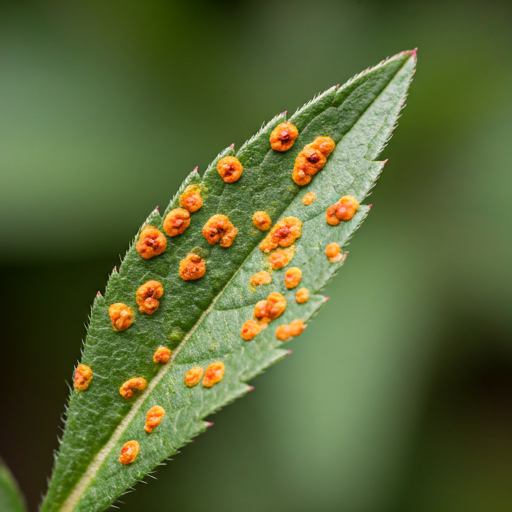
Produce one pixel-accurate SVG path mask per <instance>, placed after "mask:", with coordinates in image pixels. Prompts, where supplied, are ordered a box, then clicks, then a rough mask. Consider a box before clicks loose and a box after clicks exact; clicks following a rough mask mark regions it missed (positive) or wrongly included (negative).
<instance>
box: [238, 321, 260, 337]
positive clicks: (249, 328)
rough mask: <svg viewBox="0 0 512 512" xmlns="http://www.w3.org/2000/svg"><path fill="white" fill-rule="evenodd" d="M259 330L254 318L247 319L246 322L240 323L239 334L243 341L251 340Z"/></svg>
mask: <svg viewBox="0 0 512 512" xmlns="http://www.w3.org/2000/svg"><path fill="white" fill-rule="evenodd" d="M261 330H262V327H261V325H260V324H259V323H258V322H256V321H255V320H252V319H251V320H247V322H245V323H244V325H242V329H241V330H240V334H241V336H242V338H243V339H244V340H245V341H249V340H252V339H253V338H254V337H255V336H256V335H257V334H258V333H259V332H260V331H261Z"/></svg>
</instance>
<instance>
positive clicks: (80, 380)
mask: <svg viewBox="0 0 512 512" xmlns="http://www.w3.org/2000/svg"><path fill="white" fill-rule="evenodd" d="M91 380H92V370H91V369H90V368H89V367H88V366H87V365H86V364H79V365H78V366H77V367H76V370H75V378H74V386H75V389H76V390H78V391H85V390H86V389H87V388H88V387H89V384H90V383H91Z"/></svg>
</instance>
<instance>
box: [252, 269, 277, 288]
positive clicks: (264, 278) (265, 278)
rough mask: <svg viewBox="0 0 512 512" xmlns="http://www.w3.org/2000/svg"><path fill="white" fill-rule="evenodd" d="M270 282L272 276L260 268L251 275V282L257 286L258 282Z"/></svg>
mask: <svg viewBox="0 0 512 512" xmlns="http://www.w3.org/2000/svg"><path fill="white" fill-rule="evenodd" d="M271 282H272V276H271V275H270V274H269V273H268V272H267V271H266V270H262V271H261V272H258V273H257V274H254V275H253V276H252V277H251V284H252V285H253V286H259V285H260V284H269V283H271Z"/></svg>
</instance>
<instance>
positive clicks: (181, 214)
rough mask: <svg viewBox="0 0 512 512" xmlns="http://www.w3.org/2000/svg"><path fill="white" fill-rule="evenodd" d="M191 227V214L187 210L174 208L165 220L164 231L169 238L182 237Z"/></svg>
mask: <svg viewBox="0 0 512 512" xmlns="http://www.w3.org/2000/svg"><path fill="white" fill-rule="evenodd" d="M189 226H190V213H189V212H188V210H185V208H174V210H171V211H170V212H169V213H168V214H167V216H166V217H165V220H164V231H165V233H166V234H167V235H168V236H178V235H181V234H182V233H183V232H184V231H185V230H186V229H187V228H188V227H189Z"/></svg>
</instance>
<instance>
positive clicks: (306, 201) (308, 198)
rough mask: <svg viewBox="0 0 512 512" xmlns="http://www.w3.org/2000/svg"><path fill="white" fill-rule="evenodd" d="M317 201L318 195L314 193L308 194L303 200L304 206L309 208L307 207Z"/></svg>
mask: <svg viewBox="0 0 512 512" xmlns="http://www.w3.org/2000/svg"><path fill="white" fill-rule="evenodd" d="M315 199H316V194H315V193H314V192H308V193H307V194H305V195H304V197H303V198H302V204H305V205H306V206H307V205H309V204H311V203H312V202H313V201H314V200H315Z"/></svg>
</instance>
